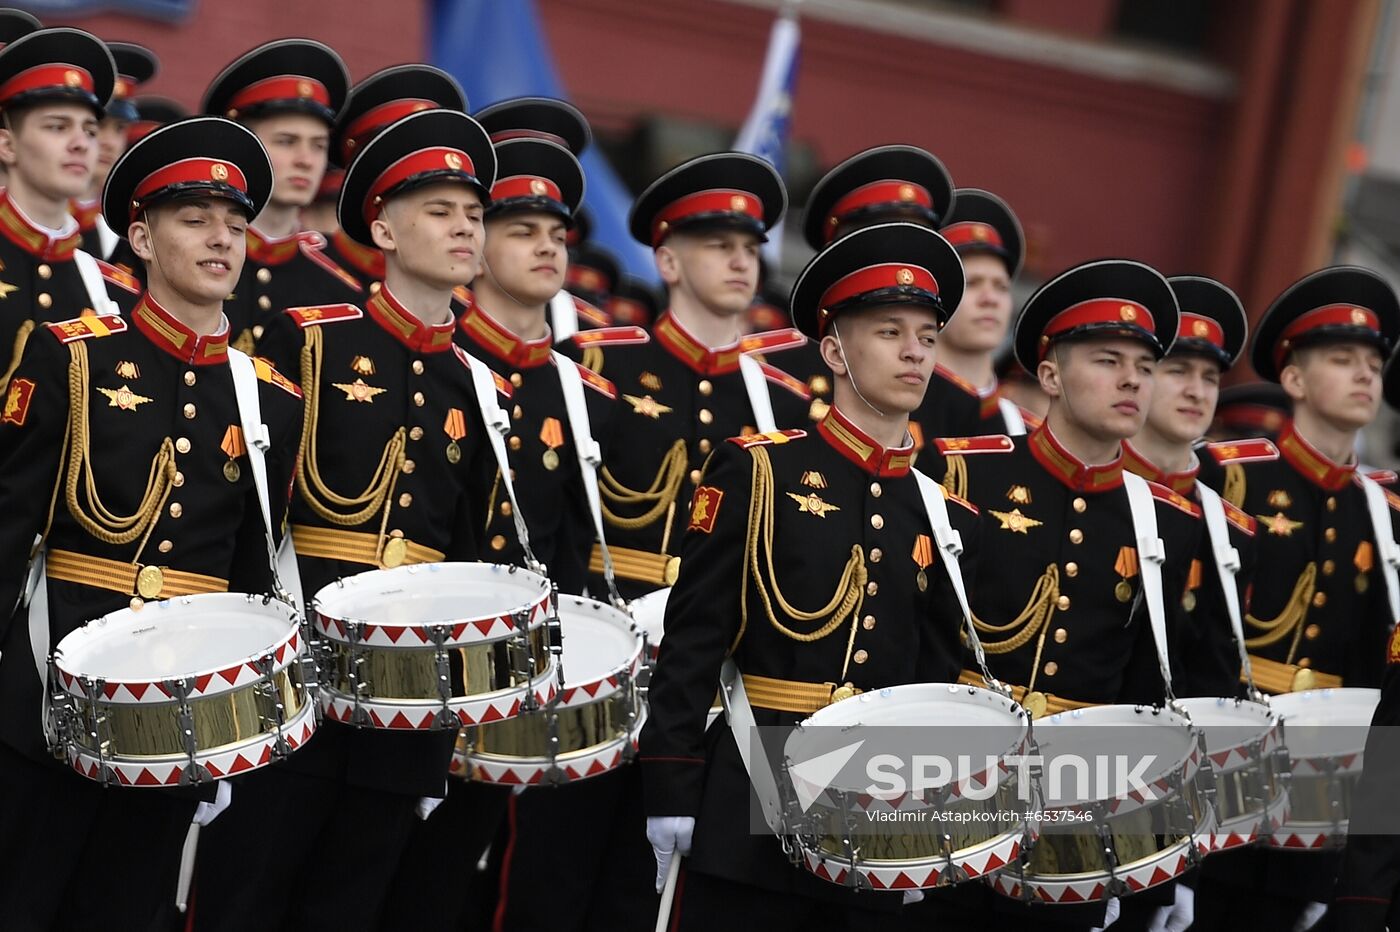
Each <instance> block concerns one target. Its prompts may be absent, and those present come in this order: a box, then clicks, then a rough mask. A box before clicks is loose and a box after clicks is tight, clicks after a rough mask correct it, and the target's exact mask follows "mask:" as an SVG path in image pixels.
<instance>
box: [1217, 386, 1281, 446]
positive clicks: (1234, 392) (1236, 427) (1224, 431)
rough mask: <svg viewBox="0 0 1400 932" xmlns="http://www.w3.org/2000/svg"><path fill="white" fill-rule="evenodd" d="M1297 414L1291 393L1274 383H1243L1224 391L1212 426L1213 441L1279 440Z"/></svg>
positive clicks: (1227, 387)
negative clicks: (1291, 399) (1279, 436)
mask: <svg viewBox="0 0 1400 932" xmlns="http://www.w3.org/2000/svg"><path fill="white" fill-rule="evenodd" d="M1292 415H1293V402H1292V401H1290V400H1289V398H1288V393H1287V392H1285V391H1284V390H1283V388H1282V387H1281V386H1279V385H1277V384H1275V383H1273V382H1242V383H1238V384H1235V385H1227V386H1226V387H1225V388H1223V389H1221V390H1220V403H1219V404H1217V405H1216V406H1215V422H1214V423H1213V424H1211V428H1210V437H1211V439H1212V440H1243V439H1254V438H1258V437H1263V438H1265V439H1267V440H1277V439H1278V432H1279V431H1280V430H1282V429H1283V425H1285V424H1287V423H1288V419H1289V418H1290V417H1292Z"/></svg>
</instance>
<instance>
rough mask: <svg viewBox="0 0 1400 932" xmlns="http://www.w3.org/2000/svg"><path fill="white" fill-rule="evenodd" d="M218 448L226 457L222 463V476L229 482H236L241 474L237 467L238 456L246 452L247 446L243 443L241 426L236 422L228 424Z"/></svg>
mask: <svg viewBox="0 0 1400 932" xmlns="http://www.w3.org/2000/svg"><path fill="white" fill-rule="evenodd" d="M219 449H220V450H223V451H224V455H226V456H227V457H228V462H226V463H224V478H225V479H227V480H228V481H229V482H237V481H238V477H239V476H241V475H242V474H243V473H242V470H240V469H239V468H238V458H239V457H240V456H242V455H244V454H245V453H247V452H248V447H247V446H246V445H245V444H244V443H243V428H241V427H239V426H238V425H237V424H230V425H229V426H228V430H226V431H224V439H223V441H222V442H220V444H219Z"/></svg>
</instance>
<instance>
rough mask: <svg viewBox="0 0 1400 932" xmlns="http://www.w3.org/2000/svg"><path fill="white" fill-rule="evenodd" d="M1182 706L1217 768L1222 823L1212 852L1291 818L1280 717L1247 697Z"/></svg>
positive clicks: (1183, 702)
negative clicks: (1203, 739)
mask: <svg viewBox="0 0 1400 932" xmlns="http://www.w3.org/2000/svg"><path fill="white" fill-rule="evenodd" d="M1180 705H1181V707H1182V708H1183V709H1185V710H1186V714H1187V715H1189V716H1190V717H1191V724H1192V725H1193V726H1195V728H1196V729H1198V730H1199V731H1201V732H1202V733H1203V734H1204V735H1205V740H1206V753H1207V754H1208V755H1209V756H1210V762H1211V766H1212V768H1213V769H1214V770H1215V787H1216V792H1215V809H1216V816H1217V820H1218V824H1217V826H1216V830H1215V834H1214V835H1212V836H1211V850H1212V851H1225V850H1228V849H1230V848H1238V847H1240V846H1241V845H1249V844H1253V843H1254V842H1256V841H1258V840H1259V839H1260V838H1264V837H1267V836H1269V835H1270V834H1272V833H1273V832H1274V830H1275V829H1277V828H1278V827H1279V826H1280V825H1282V824H1283V822H1284V820H1285V819H1287V817H1288V771H1289V764H1288V749H1287V748H1285V747H1284V746H1283V723H1282V722H1280V721H1279V717H1278V715H1277V714H1276V713H1275V712H1274V710H1272V709H1270V708H1269V707H1268V706H1266V705H1263V704H1262V703H1258V702H1248V701H1246V700H1243V699H1217V698H1196V699H1183V700H1181V702H1180Z"/></svg>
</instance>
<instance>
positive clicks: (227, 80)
mask: <svg viewBox="0 0 1400 932" xmlns="http://www.w3.org/2000/svg"><path fill="white" fill-rule="evenodd" d="M349 83H350V78H349V75H348V74H347V73H346V71H345V63H344V62H342V61H341V60H340V56H339V55H337V54H336V53H335V52H334V51H333V50H332V49H330V48H328V47H327V46H325V45H322V44H321V43H320V42H314V41H312V40H310V39H278V40H276V41H275V42H269V43H267V44H266V45H260V46H258V47H257V48H255V49H253V50H251V51H249V52H246V53H245V54H243V55H242V56H240V57H239V58H238V59H237V60H236V61H234V62H233V63H232V64H230V65H229V66H228V67H227V68H225V69H224V70H223V71H221V72H220V73H219V75H218V76H217V77H216V78H214V80H213V82H212V83H211V84H210V85H209V89H208V90H206V91H205V92H204V102H203V103H202V105H201V106H200V109H201V110H202V111H203V112H204V113H210V114H213V115H215V116H223V117H228V118H229V119H230V120H234V119H236V120H238V121H239V122H240V123H242V124H243V125H245V126H247V127H248V128H249V129H251V130H252V131H253V132H255V133H257V134H258V138H259V139H261V140H262V141H263V144H264V145H265V146H266V147H267V151H268V154H269V155H270V156H271V157H272V171H273V177H274V179H275V183H274V185H273V189H272V199H271V200H270V201H268V205H267V207H265V208H264V209H263V212H262V214H261V215H259V216H258V217H257V219H256V220H255V221H254V222H253V225H252V226H250V227H249V228H248V263H247V265H246V266H244V269H243V277H242V278H240V279H239V280H238V284H237V285H236V286H235V287H234V289H233V291H232V294H231V295H230V297H229V308H230V309H229V320H231V321H232V322H233V332H234V345H235V346H237V347H239V348H242V349H251V348H252V347H253V346H254V345H255V344H256V342H257V341H258V340H260V339H261V338H262V331H263V328H264V327H266V326H267V324H268V323H269V322H270V321H272V320H273V319H275V318H276V317H278V316H280V315H281V313H282V312H283V311H284V310H286V309H287V308H289V307H309V306H312V305H326V304H341V303H350V304H356V303H360V302H363V301H364V298H365V292H364V289H362V288H361V287H360V283H359V281H358V280H357V279H356V278H355V276H354V275H352V274H350V273H349V272H347V271H346V270H345V269H343V268H341V267H340V265H339V264H338V263H336V262H335V260H333V259H331V258H330V257H329V256H327V255H326V252H325V247H326V238H325V237H324V236H323V235H321V234H320V233H317V232H316V231H315V230H302V229H301V219H300V213H301V209H302V208H303V207H305V206H307V205H308V204H310V203H311V202H312V200H313V199H314V198H315V197H316V190H317V188H318V187H319V186H320V184H321V176H322V175H323V174H324V173H325V171H326V164H327V157H328V153H329V149H330V135H331V126H332V125H333V124H334V123H335V115H336V113H337V111H339V109H340V106H341V104H342V103H344V101H345V89H346V86H347V85H348V84H349Z"/></svg>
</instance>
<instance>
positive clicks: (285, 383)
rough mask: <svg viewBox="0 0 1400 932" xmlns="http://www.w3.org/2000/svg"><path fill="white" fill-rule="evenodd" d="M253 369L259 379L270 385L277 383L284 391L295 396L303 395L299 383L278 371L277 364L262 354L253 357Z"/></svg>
mask: <svg viewBox="0 0 1400 932" xmlns="http://www.w3.org/2000/svg"><path fill="white" fill-rule="evenodd" d="M253 371H254V372H256V373H257V374H258V379H259V380H261V381H263V382H266V383H267V384H269V385H276V386H277V387H278V388H280V389H282V391H284V392H286V393H287V394H289V395H291V396H293V397H295V398H300V397H301V388H300V387H299V386H298V385H297V383H295V382H293V381H292V380H291V379H289V378H287V377H286V376H285V375H283V374H282V373H280V372H278V371H277V367H276V366H274V365H273V364H272V363H270V362H268V361H267V360H266V359H264V358H262V357H261V356H254V357H253Z"/></svg>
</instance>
